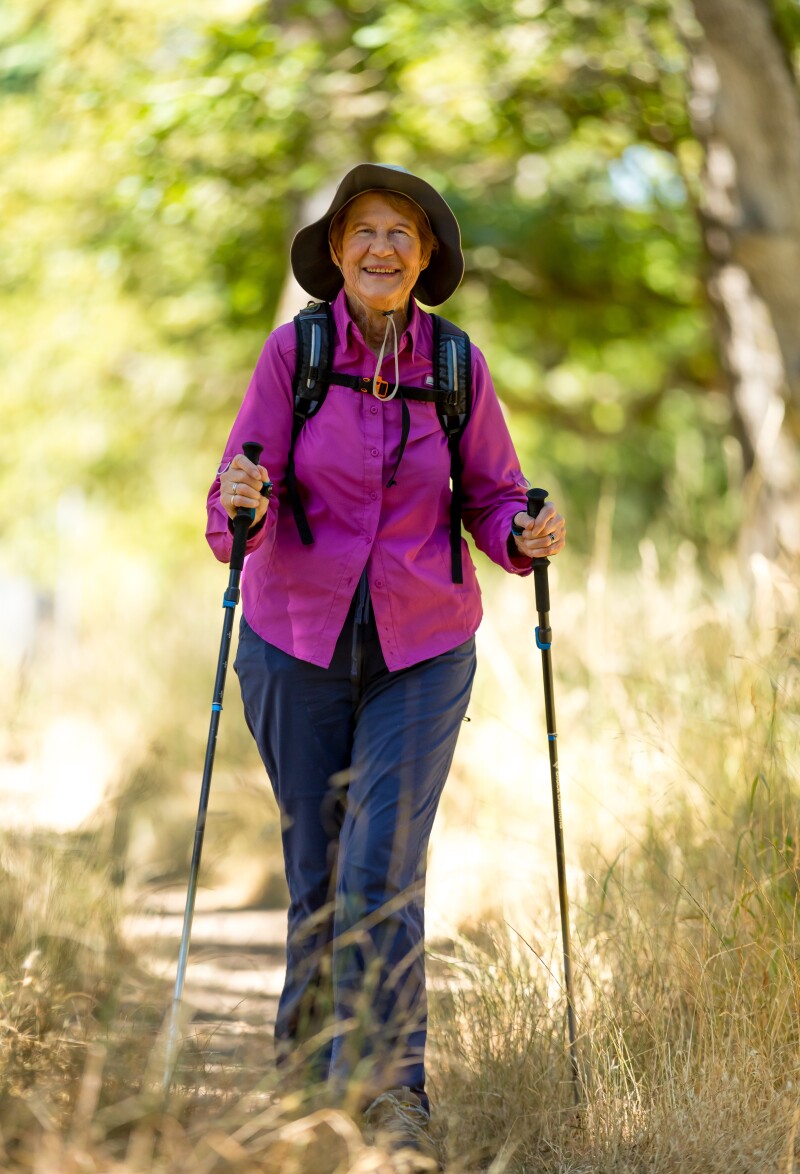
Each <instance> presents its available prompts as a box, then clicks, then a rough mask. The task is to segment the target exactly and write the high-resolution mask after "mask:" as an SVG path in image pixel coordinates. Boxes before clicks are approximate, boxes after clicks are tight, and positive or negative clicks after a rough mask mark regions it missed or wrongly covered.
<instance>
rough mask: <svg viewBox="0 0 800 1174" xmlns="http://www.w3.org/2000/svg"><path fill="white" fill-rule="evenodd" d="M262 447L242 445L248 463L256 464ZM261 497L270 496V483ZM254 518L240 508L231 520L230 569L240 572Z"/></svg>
mask: <svg viewBox="0 0 800 1174" xmlns="http://www.w3.org/2000/svg"><path fill="white" fill-rule="evenodd" d="M262 447H263V446H262V445H260V444H257V443H256V442H255V441H253V440H248V441H247V443H246V444H243V445H242V452H243V453H244V455H245V456H246V457H247V459H248V461H252V462H253V464H254V465H257V464H258V458H259V457H260V456H261V449H262ZM261 496H262V497H267V498H269V497H271V496H272V482H271V481H267V482H265V484H264V485H263V486H262V489H261ZM255 516H256V511H255V510H254V509H247V508H245V507H244V506H240V507H239V508H238V509H237V511H236V517H235V518H234V519H233V549H232V550H231V569H232V570H235V571H241V569H242V567H243V566H244V552H245V547H246V546H247V532H248V530H249V529H250V526H251V523H252V522H253V519H254V518H255Z"/></svg>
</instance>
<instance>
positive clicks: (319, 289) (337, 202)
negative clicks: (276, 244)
mask: <svg viewBox="0 0 800 1174" xmlns="http://www.w3.org/2000/svg"><path fill="white" fill-rule="evenodd" d="M375 189H377V190H379V191H391V192H399V193H400V195H403V196H408V197H409V198H410V199H412V200H413V201H414V202H415V203H416V204H419V206H420V208H422V210H423V211H424V212H425V215H426V216H427V217H428V220H429V221H430V226H431V228H432V229H433V232H434V234H435V236H436V240H437V242H438V245H439V247H438V249H437V250H436V251H435V252H434V253H433V255H432V257H431V259H430V262H429V263H428V266H427V268H425V269H423V270H422V272H421V273H420V275H419V277H418V278H417V281H416V284H415V286H414V288H413V290H412V293H413V294H414V296H415V297H417V298H418V299H419V300H420V301H421V302H424V303H425V305H426V306H439V305H441V304H442V302H446V301H447V299H448V298H449V297H450V295H451V294H453V293H454V292H455V290H456V289H457V288H458V285H459V283H460V281H461V278H462V277H463V276H464V255H463V253H462V252H461V232H460V230H459V227H458V221H457V220H456V218H455V215H454V213H453V211H452V209H451V208H450V206H449V204H447V202H446V201H445V200H444V199H443V198H442V197H441V196H440V195H439V193H438V192H437V191H436V189H435V188H433V187H431V185H430V184H429V183H426V182H425V180H424V179H420V178H419V176H417V175H412V174H411V172H410V171H405V170H404V169H403V168H401V167H391V166H386V165H383V164H379V163H359V164H358V165H357V166H356V167H353V168H352V169H351V170H350V171H348V172H347V174H346V175H345V177H344V179H343V180H342V182H341V183H340V184H339V186H338V188H337V189H336V194H335V195H334V197H333V201H332V203H331V206H330V207H329V208H328V210H327V212H326V213H325V215H324V216H321V217H320V219H319V220H315V221H314V223H313V224H309V225H307V226H306V227H305V228H301V229H300V231H299V232H298V233H297V234H296V236H295V238H294V240H293V241H292V247H291V253H290V258H291V264H292V272H293V273H294V275H295V278H296V279H297V281H298V283H299V284H300V285H301V286H302V288H303V289H304V290H305V291H306V292H307V293H309V294H310V295H311V296H312V297H314V298H319V299H320V300H322V301H326V302H331V301H333V299H334V298H335V297H336V295H337V294H338V293H339V290H340V289H341V288H342V285H343V284H344V282H343V279H342V274H341V272H340V270H339V269H337V267H336V265H334V263H333V259H332V258H331V255H330V248H329V245H328V233H329V231H330V226H331V221H332V220H333V218H334V216H335V215H336V213H337V212H338V211H339V209H340V208H343V207H344V206H345V204H348V203H349V202H350V201H351V200H352V199H355V197H356V196H358V195H361V193H362V192H368V191H373V190H375Z"/></svg>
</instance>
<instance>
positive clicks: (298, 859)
mask: <svg viewBox="0 0 800 1174" xmlns="http://www.w3.org/2000/svg"><path fill="white" fill-rule="evenodd" d="M345 627H347V625H346V626H345ZM341 644H342V647H341V648H339V647H338V646H337V655H336V656H334V661H333V663H332V665H331V667H330V668H329V669H321V668H319V667H318V666H316V665H311V664H308V663H307V662H306V661H302V660H298V659H297V658H296V657H293V656H289V655H288V654H287V653H284V652H281V651H280V649H277V648H275V647H273V646H272V645H270V644H267V643H266V642H265V641H264V640H262V639H261V637H260V636H258V635H257V634H256V633H255V632H254V631H253V630H252V629H251V628H250V626H249V625H248V624H247V621H246V620H245V619H244V618H243V619H242V622H241V628H240V636H239V648H238V652H237V656H236V662H235V665H234V668H235V670H236V673H237V675H238V677H239V683H240V686H241V691H242V700H243V702H244V711H245V718H246V720H247V724H248V726H249V728H250V732H251V733H252V734H253V737H254V738H255V741H256V743H257V745H258V749H259V753H260V754H261V758H262V760H263V762H264V765H265V767H266V769H267V773H268V775H269V778H270V781H271V783H272V787H273V790H274V792H275V797H276V799H277V802H278V805H279V808H280V815H281V839H282V845H283V855H284V867H285V871H286V880H287V884H288V886H289V896H290V906H289V916H288V933H287V943H286V979H285V982H284V987H283V991H282V993H281V997H280V1001H279V1005H278V1014H277V1018H276V1023H275V1042H276V1049H277V1056H278V1061H279V1063H280V1062H282V1061H284V1060H286V1059H288V1058H289V1057H290V1056H293V1055H296V1054H297V1049H298V1048H301V1049H302V1055H303V1057H304V1058H305V1054H306V1053H308V1055H309V1057H310V1059H309V1064H310V1068H311V1070H312V1074H313V1075H315V1076H319V1077H320V1078H324V1077H326V1076H327V1070H328V1065H329V1060H330V1051H331V1044H330V1041H329V1042H328V1043H327V1044H324V1043H323V1044H322V1045H321V1046H319V1047H315V1046H314V1045H313V1044H312V1043H311V1042H310V1041H311V1040H313V1039H315V1038H316V1036H317V1034H318V1032H319V1031H320V1030H321V1029H322V1028H323V1027H324V1025H325V1024H326V1022H328V1021H329V1020H330V1018H331V1016H332V1012H333V991H332V979H331V953H332V949H331V941H332V937H333V908H334V888H335V873H336V854H337V845H338V839H339V831H340V828H341V824H342V818H343V811H344V796H345V795H346V783H347V771H348V768H349V766H350V756H351V742H352V732H353V704H352V686H351V680H350V662H349V656H350V647H349V644H347V642H346V640H345V639H343V640H342V641H341Z"/></svg>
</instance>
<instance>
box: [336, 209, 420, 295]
mask: <svg viewBox="0 0 800 1174" xmlns="http://www.w3.org/2000/svg"><path fill="white" fill-rule="evenodd" d="M334 260H335V261H336V263H337V264H338V265H339V267H340V269H341V271H342V275H343V277H344V288H345V291H346V293H347V294H348V295H350V296H352V297H356V298H358V299H359V300H360V301H362V302H363V303H364V305H365V306H368V307H369V309H371V310H378V311H380V310H394V309H398V308H399V307H401V306H403V307H404V306H405V305H406V304H407V302H408V299H409V296H410V294H411V290H412V289H413V288H414V285H415V283H416V280H417V278H418V277H419V275H420V273H421V271H422V270H423V269H424V268H425V266H426V265H427V263H428V258H427V257H424V255H423V250H422V245H421V243H420V238H419V230H418V229H417V226H416V223H415V220H414V217H413V213H412V214H406V213H405V212H398V211H396V210H395V209H394V208H393V207H392V206H391V204H389V203H388V202H387V201H386V200H385V199H384V198H383V196H381V195H380V194H379V193H378V192H365V193H364V194H363V195H361V196H357V197H356V198H355V199H354V200H353V201H352V203H351V204H350V205H349V206H348V209H347V218H346V220H345V224H344V232H343V235H342V244H341V249H340V253H339V256H335V255H334Z"/></svg>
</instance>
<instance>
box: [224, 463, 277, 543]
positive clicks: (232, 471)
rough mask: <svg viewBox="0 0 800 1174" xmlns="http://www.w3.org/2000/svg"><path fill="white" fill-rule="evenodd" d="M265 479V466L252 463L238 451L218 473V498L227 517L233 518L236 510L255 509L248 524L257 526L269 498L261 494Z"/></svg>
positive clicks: (267, 477) (266, 475)
mask: <svg viewBox="0 0 800 1174" xmlns="http://www.w3.org/2000/svg"><path fill="white" fill-rule="evenodd" d="M265 481H269V473H268V472H267V470H266V469H265V467H264V466H263V465H254V464H253V462H252V461H248V459H247V457H246V456H245V455H244V453H243V452H240V453H238V454H237V455H236V456H235V457H234V458H233V460H232V461H231V463H230V464H229V465H228V467H227V469H226V470H225V472H224V473H220V475H219V500H220V502H221V503H222V505H223V507H224V509H225V510H226V512H227V514H228V517H229V518H235V517H236V511H237V510H255V511H256V515H255V517H254V518H253V521H252V522H251V523H250V525H251V527H252V526H257V525H258V523H259V522H260V521H261V519H262V518H263V517H264V514H265V513H266V512H267V509H268V508H269V498H267V497H262V496H261V487H262V485H263V484H264V482H265Z"/></svg>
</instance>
